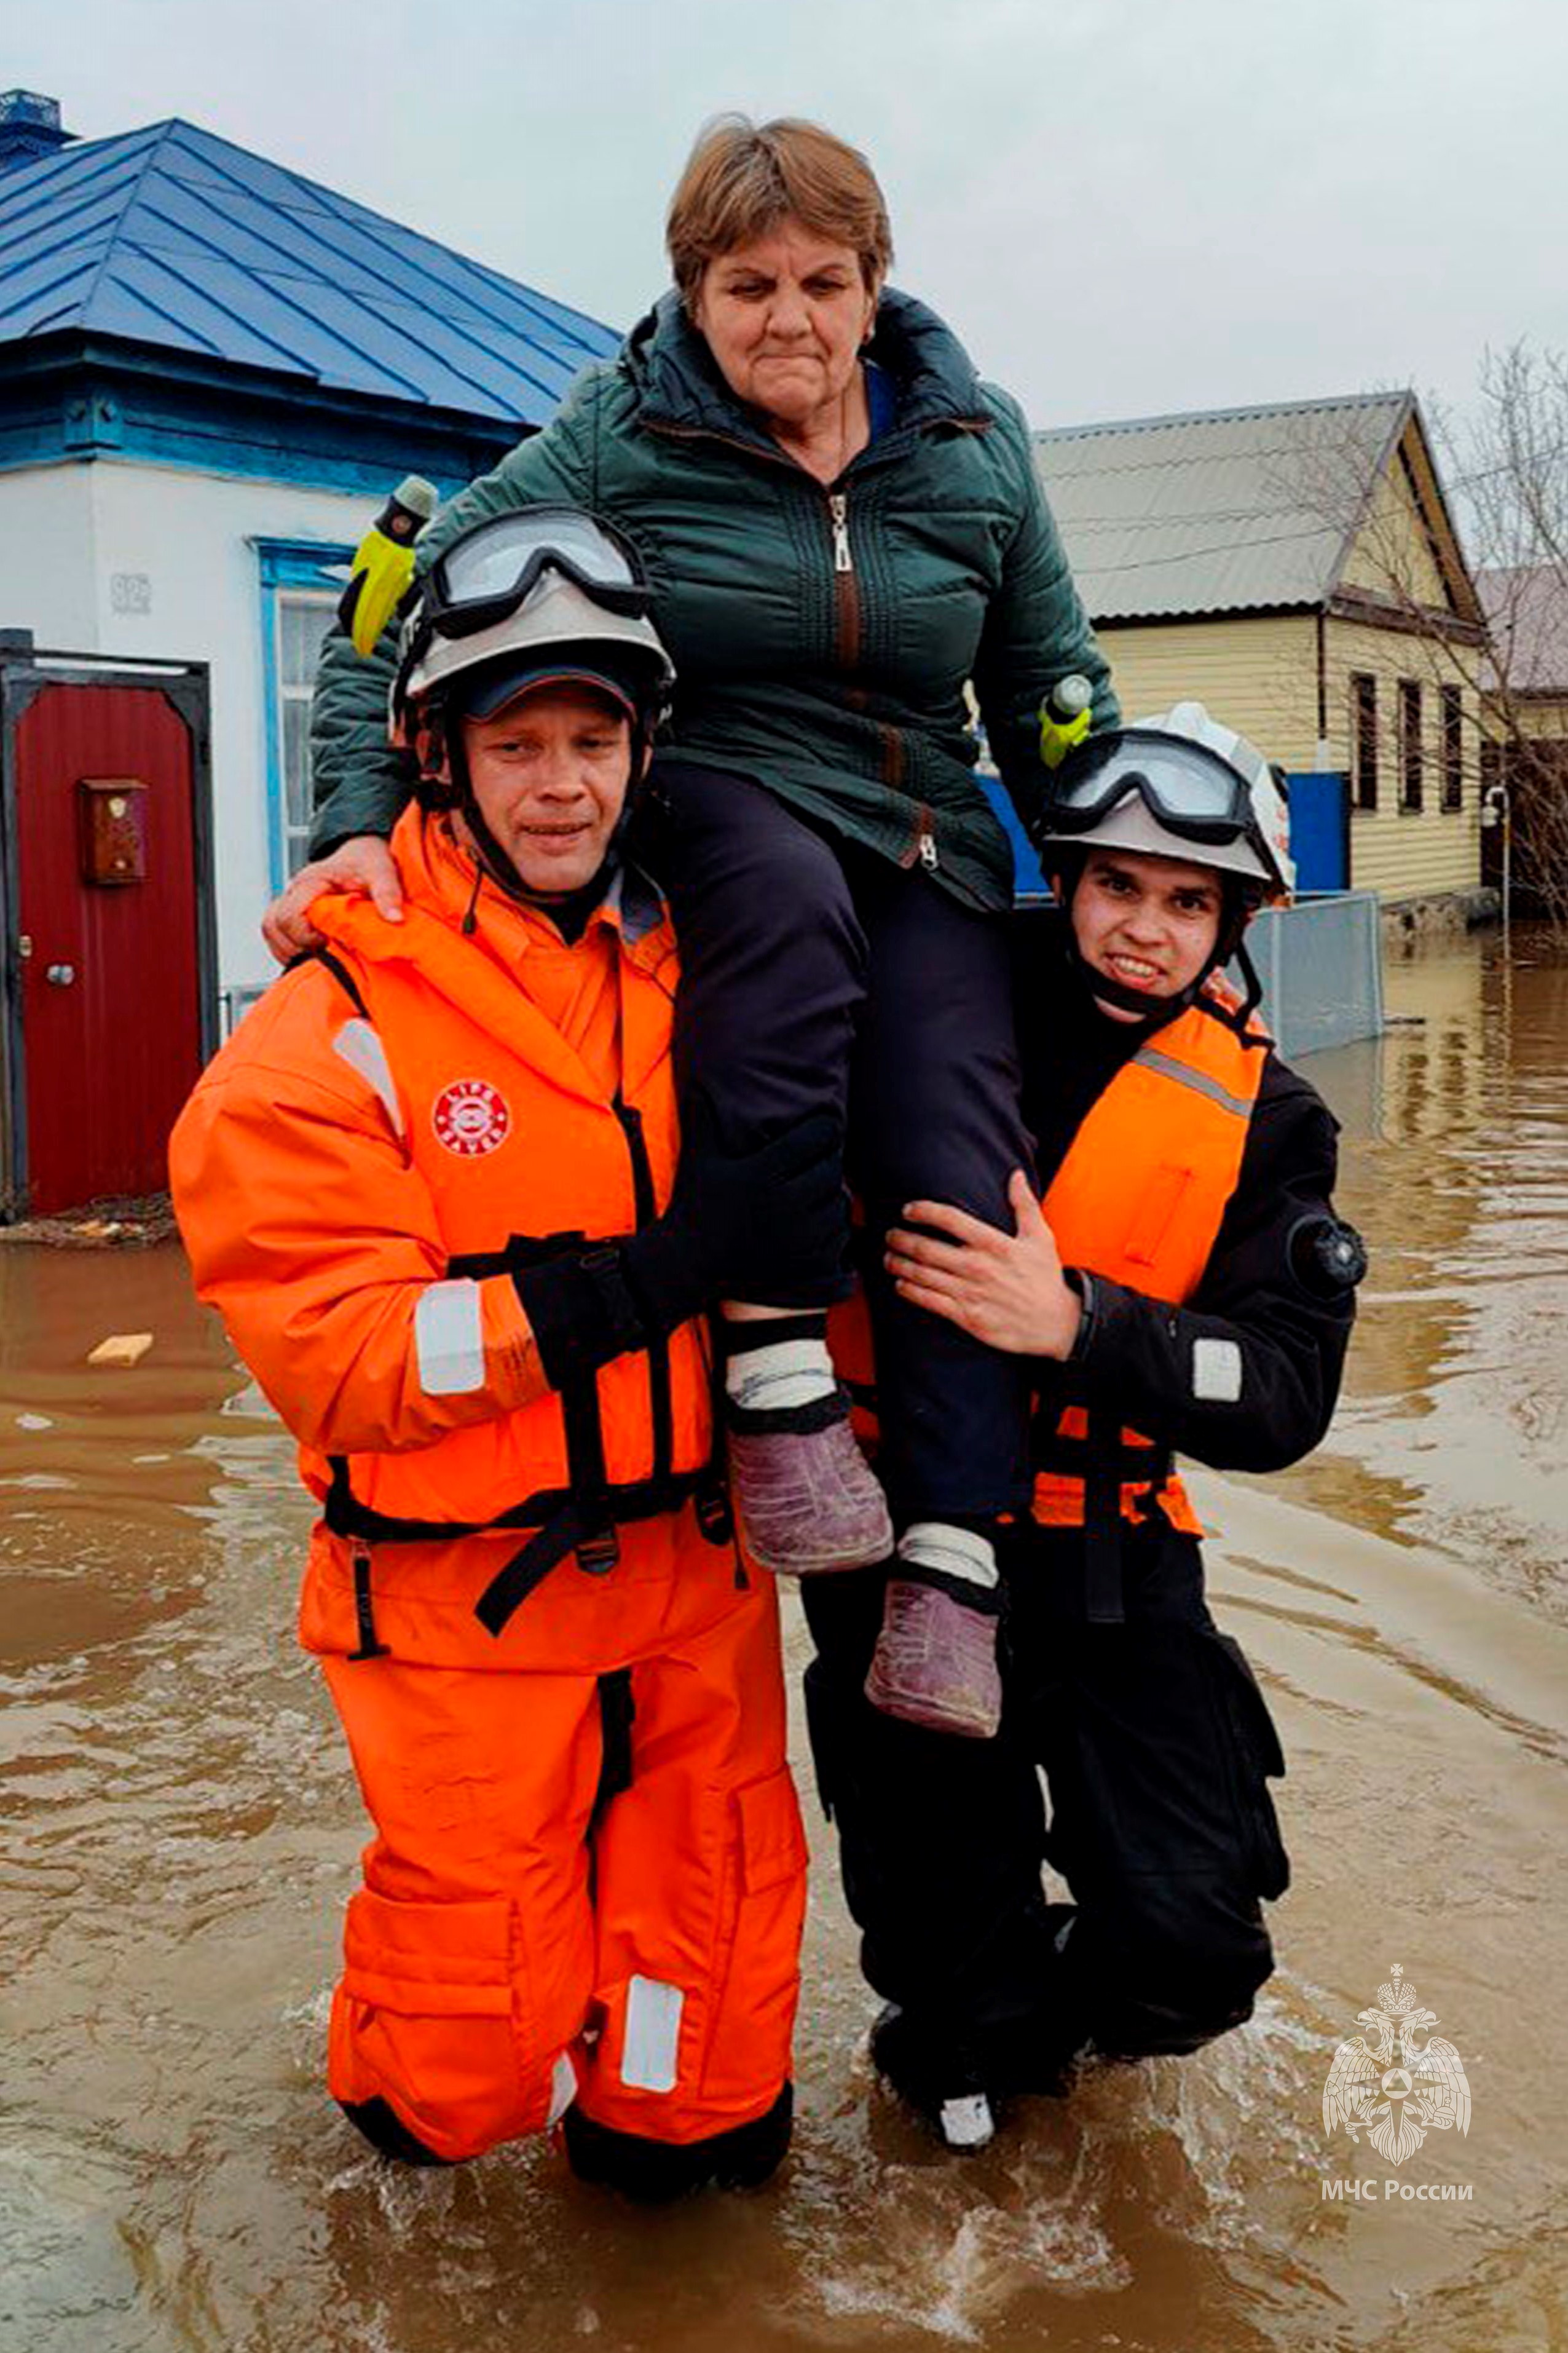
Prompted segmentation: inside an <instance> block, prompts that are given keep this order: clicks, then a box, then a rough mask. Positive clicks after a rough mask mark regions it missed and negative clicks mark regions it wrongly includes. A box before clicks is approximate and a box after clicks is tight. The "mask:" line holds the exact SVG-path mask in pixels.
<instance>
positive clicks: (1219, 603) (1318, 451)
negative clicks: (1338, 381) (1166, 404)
mask: <svg viewBox="0 0 1568 2353" xmlns="http://www.w3.org/2000/svg"><path fill="white" fill-rule="evenodd" d="M1411 405H1412V404H1411V399H1410V396H1409V394H1407V393H1399V392H1395V393H1370V394H1356V395H1352V396H1350V397H1348V398H1345V399H1341V400H1315V401H1292V402H1289V403H1288V404H1286V405H1283V406H1275V407H1268V408H1229V409H1221V410H1216V411H1215V412H1213V413H1212V414H1207V415H1200V416H1192V417H1139V418H1135V419H1132V420H1131V421H1129V422H1127V423H1124V424H1113V425H1076V426H1066V427H1061V428H1059V429H1058V430H1057V431H1055V432H1048V433H1037V435H1036V436H1035V442H1036V447H1037V453H1038V463H1039V468H1040V473H1041V476H1042V478H1043V480H1044V481H1045V485H1046V490H1047V494H1048V496H1049V498H1050V501H1051V507H1052V511H1053V512H1054V513H1055V515H1056V518H1057V522H1058V524H1059V525H1060V527H1061V533H1062V537H1063V539H1064V541H1065V542H1066V544H1067V550H1068V555H1069V557H1070V558H1071V561H1072V567H1073V572H1074V575H1075V576H1076V578H1077V581H1078V586H1079V594H1080V595H1081V596H1082V597H1083V600H1084V603H1085V604H1086V605H1087V606H1088V607H1089V612H1090V614H1091V615H1092V616H1093V617H1094V618H1095V619H1096V620H1097V621H1125V620H1133V619H1143V618H1152V617H1173V616H1175V615H1177V614H1188V613H1193V614H1195V613H1236V612H1247V611H1258V610H1263V609H1267V608H1273V607H1279V606H1289V605H1308V606H1310V605H1319V604H1321V603H1322V602H1323V601H1324V600H1325V599H1326V597H1327V596H1329V594H1330V593H1331V589H1332V587H1333V586H1334V583H1335V580H1336V578H1337V575H1338V573H1339V570H1340V567H1341V565H1342V563H1343V561H1344V558H1345V554H1346V553H1347V543H1348V537H1349V530H1348V526H1349V524H1350V522H1351V521H1352V518H1353V515H1354V512H1355V510H1356V508H1357V506H1358V504H1359V500H1360V498H1361V496H1362V495H1363V494H1364V492H1365V491H1367V490H1369V489H1370V488H1371V485H1372V483H1373V480H1374V478H1375V475H1376V473H1377V470H1378V469H1379V468H1380V467H1381V465H1382V464H1383V463H1384V460H1385V459H1386V458H1387V455H1388V452H1389V449H1390V447H1391V445H1392V443H1393V441H1394V437H1395V436H1396V435H1397V434H1398V432H1399V431H1400V430H1401V429H1402V427H1403V426H1404V423H1405V418H1406V417H1407V415H1408V414H1409V411H1410V407H1411Z"/></svg>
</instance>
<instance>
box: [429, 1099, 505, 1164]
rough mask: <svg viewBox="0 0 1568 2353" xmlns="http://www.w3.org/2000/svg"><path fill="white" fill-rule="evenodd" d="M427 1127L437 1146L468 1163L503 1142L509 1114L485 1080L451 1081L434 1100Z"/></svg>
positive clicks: (503, 1100)
mask: <svg viewBox="0 0 1568 2353" xmlns="http://www.w3.org/2000/svg"><path fill="white" fill-rule="evenodd" d="M430 1124H431V1126H432V1127H433V1128H434V1129H435V1131H436V1138H437V1143H439V1144H444V1145H446V1147H447V1151H448V1152H456V1153H458V1154H459V1155H461V1157H462V1158H463V1159H465V1160H471V1159H473V1158H474V1157H475V1156H476V1155H478V1154H479V1153H481V1152H493V1151H494V1150H495V1148H496V1146H497V1145H498V1144H504V1143H505V1142H506V1139H507V1135H508V1134H509V1132H510V1127H511V1113H510V1111H508V1109H507V1107H506V1097H505V1096H504V1095H503V1094H501V1093H500V1092H499V1091H498V1090H497V1089H496V1088H495V1087H492V1086H491V1084H490V1082H489V1080H488V1079H454V1080H453V1081H452V1083H451V1085H450V1086H449V1087H443V1088H442V1090H441V1092H440V1093H439V1094H438V1095H437V1098H436V1102H435V1106H434V1108H433V1110H432V1111H431V1113H430Z"/></svg>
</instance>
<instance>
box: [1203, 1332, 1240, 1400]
mask: <svg viewBox="0 0 1568 2353" xmlns="http://www.w3.org/2000/svg"><path fill="white" fill-rule="evenodd" d="M1193 1395H1194V1397H1195V1398H1205V1399H1206V1400H1207V1402H1208V1403H1209V1404H1211V1405H1235V1404H1236V1402H1237V1398H1239V1397H1240V1395H1241V1350H1240V1349H1239V1348H1238V1347H1237V1345H1236V1342H1235V1341H1234V1340H1194V1342H1193Z"/></svg>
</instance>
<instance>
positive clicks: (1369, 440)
mask: <svg viewBox="0 0 1568 2353" xmlns="http://www.w3.org/2000/svg"><path fill="white" fill-rule="evenodd" d="M1035 438H1036V445H1037V459H1038V464H1039V469H1040V473H1041V476H1042V478H1043V480H1044V481H1045V484H1046V489H1047V494H1048V496H1049V498H1050V501H1051V505H1052V508H1053V510H1054V512H1055V514H1056V517H1057V521H1058V524H1059V525H1060V528H1061V532H1062V536H1063V539H1064V541H1065V542H1066V544H1067V549H1068V555H1069V557H1070V558H1071V561H1072V565H1073V570H1074V573H1075V575H1076V576H1077V580H1078V585H1079V591H1080V593H1081V595H1082V596H1083V598H1084V602H1085V603H1086V604H1087V606H1088V607H1089V613H1090V615H1091V616H1092V617H1093V620H1094V623H1095V628H1096V630H1097V632H1098V634H1099V638H1100V644H1101V646H1102V647H1103V649H1104V650H1105V653H1106V656H1107V658H1108V659H1109V660H1110V664H1111V668H1112V670H1113V672H1114V675H1115V680H1116V687H1117V691H1118V693H1119V694H1120V696H1121V705H1122V709H1123V710H1124V712H1127V714H1128V715H1129V716H1130V717H1136V716H1138V715H1139V714H1140V713H1142V712H1152V711H1158V710H1161V709H1163V708H1165V707H1167V706H1168V705H1169V704H1171V703H1172V702H1177V701H1180V700H1182V699H1183V698H1184V697H1186V696H1196V697H1197V698H1198V699H1199V700H1200V701H1202V702H1205V703H1207V704H1208V706H1209V708H1210V709H1211V711H1213V712H1215V715H1216V716H1218V717H1220V718H1222V719H1224V720H1225V721H1226V723H1227V724H1229V725H1231V726H1234V727H1238V728H1240V729H1241V730H1242V731H1243V732H1244V733H1247V734H1248V735H1250V736H1251V737H1252V738H1253V739H1254V741H1255V742H1256V743H1257V744H1258V745H1259V747H1260V748H1261V749H1262V750H1264V751H1265V752H1267V754H1268V756H1269V757H1270V758H1271V759H1275V760H1279V761H1280V762H1281V763H1282V764H1283V765H1284V766H1285V768H1286V769H1287V770H1288V771H1289V773H1290V774H1291V775H1292V776H1293V777H1295V778H1296V779H1297V783H1296V786H1295V789H1294V791H1293V794H1292V803H1291V814H1292V828H1293V832H1294V835H1295V839H1296V847H1297V853H1298V858H1299V860H1300V864H1301V867H1302V874H1301V881H1302V886H1303V888H1306V889H1355V890H1372V891H1376V892H1379V893H1380V894H1381V895H1382V897H1383V899H1384V903H1385V905H1407V904H1413V903H1419V902H1451V903H1455V904H1457V905H1458V906H1459V907H1461V908H1465V907H1467V906H1468V903H1469V902H1472V901H1473V898H1474V894H1475V893H1476V892H1478V891H1479V883H1480V849H1479V842H1480V831H1479V815H1480V810H1479V784H1480V758H1479V746H1480V726H1479V719H1480V695H1481V691H1482V687H1483V684H1484V668H1483V665H1484V659H1485V649H1486V632H1485V627H1484V622H1483V618H1482V614H1481V609H1480V607H1479V603H1478V600H1477V596H1476V590H1475V586H1474V584H1473V582H1472V580H1471V578H1470V575H1469V573H1468V569H1467V566H1466V563H1465V558H1464V554H1463V551H1462V549H1461V547H1460V544H1459V541H1458V534H1457V533H1456V532H1455V530H1454V527H1453V523H1452V521H1451V519H1450V517H1449V514H1448V510H1447V501H1445V498H1444V495H1443V490H1442V486H1441V483H1440V482H1439V480H1438V477H1437V471H1436V466H1435V464H1434V462H1433V458H1432V451H1431V446H1430V443H1429V441H1428V439H1427V436H1426V427H1425V426H1424V424H1423V422H1422V418H1421V412H1420V409H1419V406H1417V404H1416V401H1415V396H1414V395H1413V394H1411V393H1407V392H1400V393H1383V394H1368V395H1364V396H1352V397H1350V398H1347V399H1342V400H1321V401H1302V402H1293V403H1290V404H1288V405H1286V406H1276V407H1268V408H1245V409H1226V410H1224V411H1222V412H1218V413H1216V414H1214V415H1200V416H1191V417H1153V418H1147V419H1142V420H1139V421H1135V422H1131V423H1127V424H1110V425H1086V426H1075V427H1064V428H1062V429H1059V430H1058V431H1054V432H1047V433H1040V434H1037V435H1036V437H1035Z"/></svg>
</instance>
